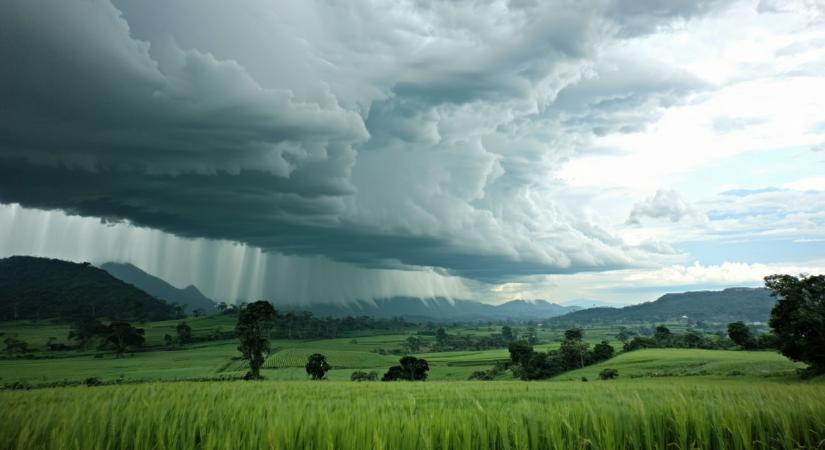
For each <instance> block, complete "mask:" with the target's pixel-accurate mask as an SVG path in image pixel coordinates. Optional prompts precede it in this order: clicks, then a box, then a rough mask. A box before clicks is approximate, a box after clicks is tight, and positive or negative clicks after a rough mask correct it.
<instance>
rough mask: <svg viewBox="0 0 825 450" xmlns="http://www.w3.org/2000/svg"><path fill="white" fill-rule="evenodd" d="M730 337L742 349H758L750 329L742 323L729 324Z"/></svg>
mask: <svg viewBox="0 0 825 450" xmlns="http://www.w3.org/2000/svg"><path fill="white" fill-rule="evenodd" d="M728 337H729V338H730V340H732V341H733V342H734V343H736V345H738V346H740V347H742V348H746V349H752V348H754V347H756V342H755V341H754V339H753V336H751V330H750V328H748V326H747V325H745V323H744V322H742V321H739V322H732V323H729V324H728Z"/></svg>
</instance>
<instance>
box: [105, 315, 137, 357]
mask: <svg viewBox="0 0 825 450" xmlns="http://www.w3.org/2000/svg"><path fill="white" fill-rule="evenodd" d="M143 335H144V331H143V328H135V327H133V326H132V325H130V324H129V323H128V322H122V321H117V322H112V323H110V324H109V326H108V327H106V333H105V343H106V344H112V345H113V346H114V347H115V353H116V354H117V357H118V358H119V357H121V356H123V353H125V352H126V350H128V349H129V348H134V347H140V346H141V345H143V342H144V341H145V340H146V339H145V338H144V337H143Z"/></svg>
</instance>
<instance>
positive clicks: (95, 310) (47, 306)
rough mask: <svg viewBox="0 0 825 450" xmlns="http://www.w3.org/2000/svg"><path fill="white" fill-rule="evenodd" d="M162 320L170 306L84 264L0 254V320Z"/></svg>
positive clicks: (173, 314)
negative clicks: (82, 318)
mask: <svg viewBox="0 0 825 450" xmlns="http://www.w3.org/2000/svg"><path fill="white" fill-rule="evenodd" d="M89 316H90V317H106V318H110V319H123V320H165V319H173V318H175V317H178V316H179V311H178V309H177V308H175V307H174V306H172V305H170V304H168V303H166V302H164V301H163V300H159V299H157V298H155V297H152V296H151V295H149V294H147V293H146V292H143V291H142V290H140V289H138V288H136V287H135V286H132V285H131V284H128V283H124V282H123V281H120V280H118V279H117V278H115V277H113V276H111V275H110V274H109V273H108V272H106V271H105V270H102V269H98V268H97V267H94V266H92V265H91V264H89V263H82V264H78V263H73V262H68V261H61V260H59V259H48V258H35V257H31V256H12V257H10V258H5V259H0V320H18V319H45V318H57V319H62V320H71V319H75V318H79V317H89Z"/></svg>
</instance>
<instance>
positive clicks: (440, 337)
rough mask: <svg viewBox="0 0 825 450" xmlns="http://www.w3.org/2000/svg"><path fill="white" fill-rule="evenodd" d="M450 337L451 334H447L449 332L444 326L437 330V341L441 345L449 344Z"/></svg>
mask: <svg viewBox="0 0 825 450" xmlns="http://www.w3.org/2000/svg"><path fill="white" fill-rule="evenodd" d="M448 339H449V336H447V332H446V331H444V328H439V329H438V330H436V331H435V343H436V344H437V345H438V346H439V347H442V346H444V345H447V340H448Z"/></svg>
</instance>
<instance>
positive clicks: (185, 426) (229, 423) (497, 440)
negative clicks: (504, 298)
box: [0, 378, 825, 450]
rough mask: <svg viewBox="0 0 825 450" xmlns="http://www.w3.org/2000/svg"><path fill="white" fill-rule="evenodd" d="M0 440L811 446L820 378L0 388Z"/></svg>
mask: <svg viewBox="0 0 825 450" xmlns="http://www.w3.org/2000/svg"><path fill="white" fill-rule="evenodd" d="M0 402H2V404H3V405H4V406H5V407H4V408H2V410H0V423H1V424H2V426H0V448H4V449H34V448H37V449H78V450H86V449H96V448H99V449H103V448H107V449H109V448H111V449H134V450H141V449H147V450H148V449H193V448H202V449H257V448H278V449H315V448H318V449H320V448H323V449H359V450H360V449H367V448H379V449H381V448H383V449H445V448H453V449H481V448H500V449H545V448H546V449H549V448H561V449H567V448H571V449H578V448H592V449H666V448H679V449H689V448H707V449H710V448H718V449H723V448H724V449H762V448H786V449H796V448H821V445H822V442H823V439H825V389H823V387H822V385H821V384H802V383H786V382H777V381H754V380H748V381H747V382H743V381H740V380H725V381H708V380H704V379H701V378H674V379H647V380H644V381H643V382H641V381H639V380H635V379H634V380H628V381H600V382H590V383H581V382H532V383H526V382H516V381H510V382H475V383H474V382H425V383H402V382H399V383H351V382H331V381H327V382H316V383H310V382H283V381H263V382H202V383H193V382H183V383H152V384H141V385H125V386H103V387H92V388H89V387H74V388H59V389H41V390H34V391H26V392H19V391H18V392H0Z"/></svg>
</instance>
